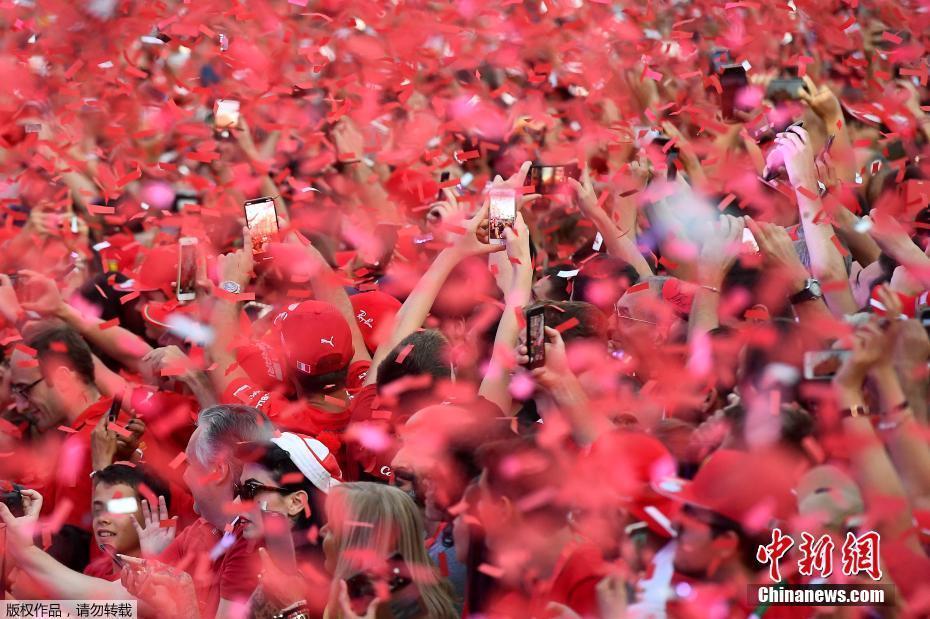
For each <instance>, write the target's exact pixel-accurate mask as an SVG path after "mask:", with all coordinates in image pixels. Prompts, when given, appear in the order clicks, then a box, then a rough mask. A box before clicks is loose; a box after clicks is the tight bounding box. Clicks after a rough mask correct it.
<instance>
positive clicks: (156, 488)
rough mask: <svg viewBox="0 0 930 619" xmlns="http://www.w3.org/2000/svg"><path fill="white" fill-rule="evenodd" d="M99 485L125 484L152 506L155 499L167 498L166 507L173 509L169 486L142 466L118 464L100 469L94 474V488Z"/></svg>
mask: <svg viewBox="0 0 930 619" xmlns="http://www.w3.org/2000/svg"><path fill="white" fill-rule="evenodd" d="M97 484H106V485H108V486H115V485H116V484H125V485H127V486H129V487H130V488H132V489H133V490H135V491H136V494H138V495H140V496H141V497H142V498H144V499H146V500H147V501H148V502H149V504H150V505H151V504H152V500H153V498H154V499H156V500H157V498H158V497H160V496H163V497H165V505H167V506H168V508H169V509H170V508H171V490H170V489H169V488H168V484H166V483H165V482H164V481H162V480H161V479H160V478H159V477H156V476H155V475H154V474H153V473H152V472H151V471H150V470H148V469H147V468H146V467H144V466H141V465H138V464H137V465H135V466H130V465H128V464H123V463H120V462H117V463H115V464H111V465H110V466H108V467H106V468H103V469H100V470H99V471H97V472H95V473H94V487H95V488H96V487H97Z"/></svg>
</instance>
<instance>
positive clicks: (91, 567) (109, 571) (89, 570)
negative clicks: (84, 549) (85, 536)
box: [84, 555, 122, 582]
mask: <svg viewBox="0 0 930 619" xmlns="http://www.w3.org/2000/svg"><path fill="white" fill-rule="evenodd" d="M121 571H122V570H121V569H120V568H119V567H117V566H116V564H115V563H113V559H111V558H110V557H107V556H105V555H101V556H99V557H97V558H96V559H94V560H93V561H91V562H90V564H88V566H87V567H85V568H84V574H86V575H87V576H93V577H94V578H102V579H104V580H109V581H110V582H113V581H116V580H119V577H120V572H121Z"/></svg>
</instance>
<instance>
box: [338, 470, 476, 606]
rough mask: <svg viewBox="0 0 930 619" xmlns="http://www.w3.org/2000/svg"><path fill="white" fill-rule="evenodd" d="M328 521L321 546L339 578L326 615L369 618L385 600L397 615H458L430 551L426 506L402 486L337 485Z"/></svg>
mask: <svg viewBox="0 0 930 619" xmlns="http://www.w3.org/2000/svg"><path fill="white" fill-rule="evenodd" d="M326 520H327V524H326V526H325V527H323V530H322V535H323V553H324V556H325V560H326V561H325V566H326V571H327V572H328V573H329V574H331V575H332V577H333V581H332V585H331V587H330V590H329V600H328V604H327V608H326V616H327V617H329V618H332V619H356V618H359V617H371V616H374V615H375V613H377V612H378V609H379V608H381V607H386V609H387V610H389V611H390V613H391V615H392V616H393V617H396V618H397V619H401V618H405V619H427V618H429V619H454V618H457V617H458V616H459V614H458V613H456V612H455V607H454V605H453V601H452V596H451V591H450V587H449V585H448V583H447V582H446V581H445V580H444V579H442V578H441V577H440V576H439V574H438V572H437V570H436V567H435V566H434V565H433V564H432V562H431V561H430V559H429V556H428V555H427V554H426V547H425V546H424V544H423V540H424V539H425V537H426V533H425V531H424V528H423V521H422V518H421V516H420V512H419V510H417V508H416V505H415V504H414V502H413V499H411V498H410V497H409V496H408V495H407V494H406V493H405V492H404V491H402V490H400V489H399V488H396V487H394V486H387V485H384V484H376V483H371V482H353V483H348V484H342V485H339V486H336V487H335V488H333V489H332V491H331V492H330V494H329V496H328V497H327V503H326Z"/></svg>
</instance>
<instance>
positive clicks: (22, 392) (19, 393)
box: [10, 377, 45, 400]
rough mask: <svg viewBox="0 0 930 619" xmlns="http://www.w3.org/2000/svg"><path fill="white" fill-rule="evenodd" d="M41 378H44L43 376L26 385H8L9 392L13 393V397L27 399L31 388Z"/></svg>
mask: <svg viewBox="0 0 930 619" xmlns="http://www.w3.org/2000/svg"><path fill="white" fill-rule="evenodd" d="M43 380H45V378H44V377H43V378H40V379H39V380H37V381H35V382H32V383H29V384H28V385H10V392H11V393H12V394H13V397H16V398H19V399H21V400H29V394H30V393H31V392H32V389H33V388H34V387H35V386H36V385H38V384H39V383H41V382H42V381H43Z"/></svg>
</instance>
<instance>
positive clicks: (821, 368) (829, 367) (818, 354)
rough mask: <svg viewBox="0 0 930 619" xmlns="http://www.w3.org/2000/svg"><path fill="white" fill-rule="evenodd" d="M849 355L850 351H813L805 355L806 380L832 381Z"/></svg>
mask: <svg viewBox="0 0 930 619" xmlns="http://www.w3.org/2000/svg"><path fill="white" fill-rule="evenodd" d="M849 355H850V351H848V350H813V351H810V352H806V353H804V378H805V379H807V380H830V379H831V378H833V377H834V376H835V375H836V372H837V371H838V370H839V369H840V366H842V365H843V362H844V361H845V360H846V358H847V357H849Z"/></svg>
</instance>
